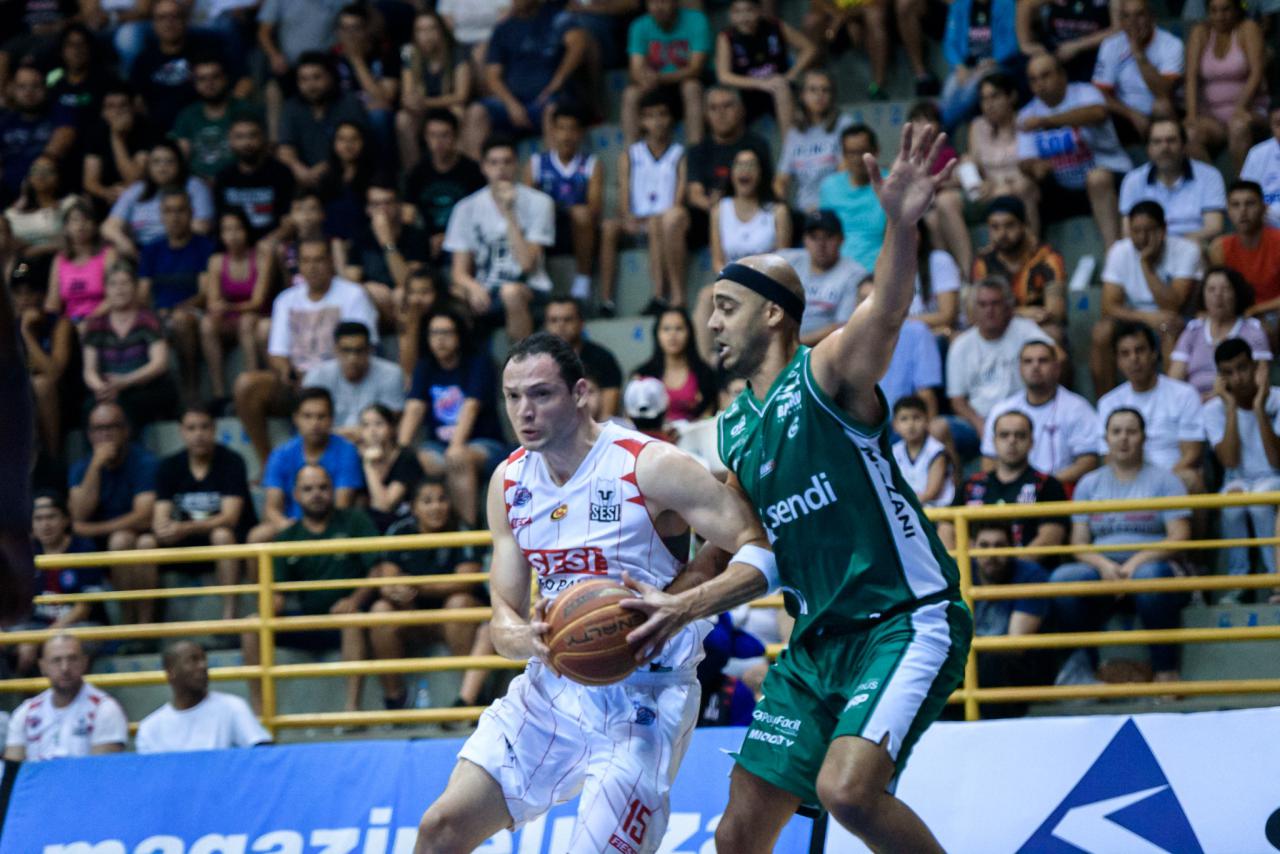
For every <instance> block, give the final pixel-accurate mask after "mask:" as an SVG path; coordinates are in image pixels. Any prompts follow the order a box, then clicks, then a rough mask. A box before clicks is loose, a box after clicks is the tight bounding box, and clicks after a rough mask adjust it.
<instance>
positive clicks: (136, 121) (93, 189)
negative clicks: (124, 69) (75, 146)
mask: <svg viewBox="0 0 1280 854" xmlns="http://www.w3.org/2000/svg"><path fill="white" fill-rule="evenodd" d="M99 116H100V121H97V122H95V123H94V124H93V125H92V126H91V128H90V130H89V132H88V139H87V140H85V146H84V149H85V157H84V189H85V192H87V193H88V194H89V195H90V196H92V197H93V201H94V206H95V207H96V208H97V209H98V210H100V211H101V212H102V213H101V215H102V216H106V211H107V210H108V209H110V207H111V206H112V205H113V204H115V202H116V199H118V198H120V194H121V193H123V192H124V190H125V188H126V187H128V186H129V185H130V184H132V183H133V182H134V181H137V180H139V179H141V178H142V165H143V161H145V159H146V155H147V152H148V151H150V150H151V147H152V145H154V144H155V142H156V140H157V139H158V138H159V137H160V136H161V134H159V133H157V132H156V131H155V130H154V129H153V128H152V127H151V125H150V124H148V123H147V122H146V121H144V120H143V119H142V118H141V117H140V116H139V115H138V114H137V112H135V111H134V109H133V90H132V89H131V88H129V85H128V84H127V83H124V82H121V81H114V82H112V83H109V84H108V85H107V87H106V89H105V90H103V93H102V110H101V112H100V114H99Z"/></svg>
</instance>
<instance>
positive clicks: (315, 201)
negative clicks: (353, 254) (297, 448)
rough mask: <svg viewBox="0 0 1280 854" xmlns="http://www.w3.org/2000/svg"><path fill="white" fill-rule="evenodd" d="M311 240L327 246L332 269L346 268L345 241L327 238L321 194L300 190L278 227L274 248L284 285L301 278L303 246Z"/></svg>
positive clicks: (333, 237)
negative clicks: (277, 238)
mask: <svg viewBox="0 0 1280 854" xmlns="http://www.w3.org/2000/svg"><path fill="white" fill-rule="evenodd" d="M312 240H317V241H320V242H321V243H327V244H328V245H329V258H330V259H331V260H330V263H331V264H332V265H333V269H335V270H341V269H343V268H345V267H346V266H347V244H346V241H344V240H342V239H341V238H339V237H336V236H334V235H332V234H329V230H328V228H327V223H326V217H325V212H324V201H323V200H322V199H321V198H320V193H319V192H318V191H316V190H312V189H308V188H306V187H300V188H298V191H297V192H296V193H295V194H294V197H293V201H292V202H290V204H289V215H288V216H286V217H285V218H284V221H283V222H281V223H280V240H279V242H278V243H277V244H276V264H277V265H279V267H280V273H281V277H282V278H283V279H284V281H285V282H288V283H291V284H295V285H296V284H297V283H298V281H299V277H300V276H301V275H302V270H301V266H302V265H301V257H302V244H304V243H307V242H310V241H312Z"/></svg>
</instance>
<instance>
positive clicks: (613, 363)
mask: <svg viewBox="0 0 1280 854" xmlns="http://www.w3.org/2000/svg"><path fill="white" fill-rule="evenodd" d="M543 328H544V329H545V330H546V331H547V332H550V333H551V334H552V335H555V336H556V337H557V338H562V339H564V340H565V341H566V342H568V344H569V346H570V347H572V348H573V350H574V352H575V353H577V354H578V358H579V359H581V360H582V367H583V370H584V371H586V376H587V377H588V378H589V379H590V380H591V381H592V382H594V383H595V385H596V388H598V389H599V393H600V412H601V417H602V418H608V417H610V416H613V415H617V414H618V406H619V405H620V404H621V402H622V368H621V366H619V365H618V359H617V357H615V356H614V355H613V353H611V352H609V350H608V349H607V348H606V347H604V346H602V345H600V344H597V343H596V342H594V341H590V340H588V339H587V338H586V337H584V336H583V334H582V332H583V319H582V303H580V302H578V301H577V300H576V299H574V298H573V297H552V299H551V301H550V302H548V303H547V313H546V318H545V320H544V321H543Z"/></svg>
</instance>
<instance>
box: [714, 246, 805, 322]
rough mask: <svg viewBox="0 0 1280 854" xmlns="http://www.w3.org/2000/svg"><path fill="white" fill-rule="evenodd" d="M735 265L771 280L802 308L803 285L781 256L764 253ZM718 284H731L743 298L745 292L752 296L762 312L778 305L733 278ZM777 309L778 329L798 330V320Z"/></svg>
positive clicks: (729, 277) (744, 259)
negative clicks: (780, 314)
mask: <svg viewBox="0 0 1280 854" xmlns="http://www.w3.org/2000/svg"><path fill="white" fill-rule="evenodd" d="M736 263H737V264H740V265H741V266H743V267H747V268H748V269H751V270H754V271H756V272H757V273H760V274H761V275H763V276H765V277H766V278H768V279H771V280H772V281H773V282H774V283H776V284H777V285H778V286H780V287H781V288H782V289H783V290H784V291H787V292H788V293H790V294H792V295H793V296H795V297H796V298H797V299H798V300H799V301H800V306H801V307H802V308H803V306H804V285H802V284H801V283H800V276H799V274H797V273H796V271H795V269H794V268H793V267H792V266H791V265H790V264H789V263H787V260H786V259H785V258H783V257H782V256H781V255H778V254H775V253H773V252H766V253H763V254H760V255H748V256H747V257H745V258H740V259H738V261H737V262H736ZM732 266H733V265H730V267H726V268H725V269H726V270H729V269H730V268H731V267H732ZM719 282H721V283H723V282H729V283H731V285H730V286H731V287H734V288H737V289H738V290H739V291H740V292H742V293H741V296H744V297H745V296H747V294H746V293H745V292H750V293H751V296H753V297H754V298H755V300H756V301H757V304H758V305H759V307H760V310H764V308H765V307H767V306H768V305H769V304H771V303H772V304H775V305H778V303H777V301H776V300H773V299H770V298H769V297H768V296H767V295H765V294H762V293H760V292H759V290H758V289H757V288H755V287H752V286H751V285H750V284H749V283H747V282H745V281H744V282H739V281H736V280H735V278H734V277H733V276H724V277H722V278H720V279H719ZM778 307H779V308H783V313H782V318H781V322H780V327H779V328H782V329H787V328H793V329H799V328H800V320H799V318H796V317H792V316H791V315H789V314H788V313H787V312H786V310H785V308H784V307H783V306H781V305H779V306H778Z"/></svg>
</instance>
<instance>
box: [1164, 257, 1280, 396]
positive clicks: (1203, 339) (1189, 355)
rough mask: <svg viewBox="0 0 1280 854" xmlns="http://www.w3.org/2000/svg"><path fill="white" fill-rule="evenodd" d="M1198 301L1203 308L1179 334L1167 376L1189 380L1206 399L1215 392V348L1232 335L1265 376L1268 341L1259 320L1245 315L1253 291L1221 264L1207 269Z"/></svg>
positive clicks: (1216, 374) (1269, 357) (1238, 276)
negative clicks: (1247, 350) (1239, 339)
mask: <svg viewBox="0 0 1280 854" xmlns="http://www.w3.org/2000/svg"><path fill="white" fill-rule="evenodd" d="M1198 300H1199V302H1200V303H1201V306H1202V309H1203V310H1202V311H1198V312H1196V317H1194V318H1192V319H1191V320H1190V321H1188V323H1187V328H1186V329H1184V330H1182V334H1181V335H1179V336H1178V343H1177V344H1175V345H1174V348H1173V355H1172V357H1171V358H1170V361H1169V376H1171V377H1173V378H1174V379H1175V380H1183V381H1184V382H1189V383H1191V385H1192V386H1194V387H1195V390H1196V391H1197V392H1199V393H1200V397H1201V399H1202V400H1204V401H1205V402H1208V401H1209V400H1211V399H1212V398H1213V396H1214V395H1215V394H1217V393H1218V392H1217V390H1216V388H1215V387H1216V385H1217V383H1216V380H1217V377H1218V370H1217V367H1216V365H1215V362H1214V351H1215V350H1216V349H1217V348H1218V346H1219V345H1221V344H1222V343H1223V342H1224V341H1227V340H1229V339H1232V338H1242V339H1244V341H1245V342H1247V343H1248V344H1249V347H1250V348H1251V352H1252V356H1253V360H1254V361H1255V362H1257V363H1258V369H1259V372H1260V374H1262V375H1264V376H1265V375H1266V374H1267V373H1268V372H1269V370H1270V368H1271V360H1272V355H1271V342H1270V341H1268V340H1267V331H1266V329H1264V328H1263V326H1262V324H1261V323H1260V322H1259V321H1258V319H1257V318H1256V317H1248V316H1247V315H1248V313H1249V310H1250V309H1251V308H1252V303H1253V293H1252V292H1251V291H1250V289H1249V285H1248V284H1247V283H1246V282H1245V280H1244V278H1243V277H1242V276H1241V275H1240V274H1239V273H1237V272H1236V271H1234V270H1227V269H1224V268H1222V267H1215V268H1214V269H1212V270H1210V271H1209V272H1208V273H1207V274H1205V277H1204V287H1203V288H1202V289H1201V290H1200V293H1199V296H1198Z"/></svg>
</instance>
